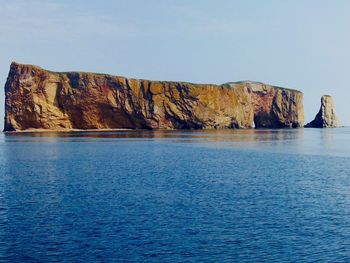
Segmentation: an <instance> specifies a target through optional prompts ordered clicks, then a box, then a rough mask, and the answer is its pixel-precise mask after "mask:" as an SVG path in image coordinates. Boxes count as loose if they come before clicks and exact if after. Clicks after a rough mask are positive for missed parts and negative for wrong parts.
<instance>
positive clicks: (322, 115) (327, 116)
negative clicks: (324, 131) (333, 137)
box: [305, 95, 340, 128]
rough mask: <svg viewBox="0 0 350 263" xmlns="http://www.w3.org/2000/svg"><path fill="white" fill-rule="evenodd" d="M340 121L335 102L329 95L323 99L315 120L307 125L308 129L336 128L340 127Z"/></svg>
mask: <svg viewBox="0 0 350 263" xmlns="http://www.w3.org/2000/svg"><path fill="white" fill-rule="evenodd" d="M339 125H340V124H339V119H338V117H337V115H336V114H335V110H334V101H333V98H332V97H331V96H329V95H324V96H322V98H321V108H320V110H319V112H318V113H317V115H316V117H315V119H314V120H313V121H312V122H309V123H308V124H306V125H305V127H306V128H336V127H339Z"/></svg>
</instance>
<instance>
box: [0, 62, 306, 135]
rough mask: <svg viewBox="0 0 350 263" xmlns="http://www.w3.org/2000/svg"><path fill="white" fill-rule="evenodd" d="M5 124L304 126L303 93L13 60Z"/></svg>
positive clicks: (7, 128)
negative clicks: (57, 68)
mask: <svg viewBox="0 0 350 263" xmlns="http://www.w3.org/2000/svg"><path fill="white" fill-rule="evenodd" d="M5 95H6V98H5V128H4V131H23V130H30V129H48V130H72V129H118V128H130V129H211V128H252V127H256V128H285V127H288V128H289V127H293V128H296V127H302V126H303V123H304V112H303V103H302V100H303V93H302V92H300V91H297V90H291V89H286V88H280V87H274V86H270V85H267V84H263V83H259V82H250V81H244V82H232V83H226V84H223V85H213V84H192V83H187V82H170V81H150V80H139V79H131V78H125V77H119V76H111V75H107V74H96V73H82V72H62V73H58V72H52V71H48V70H44V69H42V68H40V67H37V66H33V65H23V64H18V63H12V64H11V67H10V72H9V76H8V78H7V82H6V85H5Z"/></svg>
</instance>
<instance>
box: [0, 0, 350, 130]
mask: <svg viewBox="0 0 350 263" xmlns="http://www.w3.org/2000/svg"><path fill="white" fill-rule="evenodd" d="M102 2H103V3H102ZM0 36H1V40H0V85H1V87H4V84H5V81H6V78H7V74H8V71H9V66H10V63H11V61H16V62H19V63H26V64H35V65H39V66H41V67H43V68H46V69H50V70H54V71H70V70H79V71H91V72H104V73H110V74H115V75H123V76H127V77H135V78H144V79H153V80H181V81H190V82H198V83H217V84H220V83H225V82H228V81H238V80H256V81H262V82H266V83H270V84H273V85H278V86H283V87H289V88H295V89H299V90H301V91H303V92H304V107H305V121H306V122H308V121H310V120H311V119H313V118H314V116H315V114H316V113H317V111H318V109H319V107H320V98H321V96H322V95H323V94H330V95H332V96H333V97H334V100H335V106H336V111H337V113H338V116H339V118H340V121H341V123H342V124H343V125H350V112H349V110H350V96H349V95H350V1H348V0H328V1H322V0H308V1H305V0H299V1H298V0H290V1H288V0H283V1H281V0H264V1H262V0H255V1H253V0H250V1H249V0H241V1H238V0H237V1H233V0H215V1H209V0H208V1H204V0H201V1H200V0H198V1H195V0H192V1H190V0H177V1H175V0H158V1H156V0H147V1H145V0H125V1H122V0H120V1H97V0H96V1H88V0H60V1H58V0H57V1H50V0H46V1H45V0H42V1H38V0H22V1H21V0H1V3H0ZM0 98H1V99H0V103H1V105H4V92H3V88H1V92H0ZM3 108H4V107H3V106H2V107H1V110H0V114H1V116H3V114H4V110H3ZM0 125H1V126H3V117H1V122H0Z"/></svg>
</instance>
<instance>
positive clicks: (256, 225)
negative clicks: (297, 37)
mask: <svg viewBox="0 0 350 263" xmlns="http://www.w3.org/2000/svg"><path fill="white" fill-rule="evenodd" d="M349 143H350V130H349V129H347V128H344V129H324V130H322V129H284V130H210V131H207V130H205V131H113V132H83V133H82V132H77V133H76V132H74V133H19V134H6V135H5V134H3V135H1V136H0V262H201V261H205V262H350V250H349V248H350V221H349V216H350V146H349V145H350V144H349Z"/></svg>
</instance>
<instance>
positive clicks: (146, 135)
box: [0, 128, 350, 156]
mask: <svg viewBox="0 0 350 263" xmlns="http://www.w3.org/2000/svg"><path fill="white" fill-rule="evenodd" d="M0 138H1V140H0V141H2V142H6V143H10V142H51V143H55V142H56V143H57V142H92V141H94V142H113V141H123V142H128V141H159V142H169V143H196V144H201V145H206V146H209V147H233V148H241V149H247V150H248V149H250V150H257V151H261V150H263V151H274V152H284V153H299V154H300V153H301V154H315V155H335V156H350V152H349V150H348V148H347V145H348V143H350V129H349V128H341V129H274V130H269V129H242V130H176V131H172V130H129V131H127V130H123V131H104V132H101V131H88V132H39V133H37V132H30V133H7V134H5V135H4V136H1V137H0Z"/></svg>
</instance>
